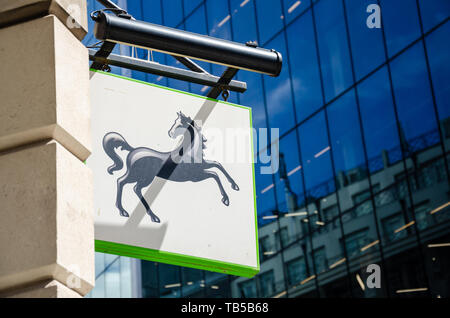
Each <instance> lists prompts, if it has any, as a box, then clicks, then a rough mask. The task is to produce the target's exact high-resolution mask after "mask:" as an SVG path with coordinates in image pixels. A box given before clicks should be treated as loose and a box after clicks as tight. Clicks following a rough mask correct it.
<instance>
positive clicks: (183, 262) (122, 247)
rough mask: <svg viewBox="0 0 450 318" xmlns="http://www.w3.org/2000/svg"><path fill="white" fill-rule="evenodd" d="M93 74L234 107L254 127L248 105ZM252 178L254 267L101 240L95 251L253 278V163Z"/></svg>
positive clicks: (256, 236)
mask: <svg viewBox="0 0 450 318" xmlns="http://www.w3.org/2000/svg"><path fill="white" fill-rule="evenodd" d="M91 71H93V72H97V73H101V74H105V75H109V76H113V77H117V78H121V79H125V80H128V81H132V82H136V83H140V84H144V85H149V86H154V87H157V88H161V89H166V90H169V91H173V92H176V93H181V94H185V95H190V96H193V97H199V98H201V99H206V100H211V101H215V102H219V103H222V104H227V105H230V106H233V107H239V108H243V109H246V110H248V111H249V118H250V127H253V121H252V109H251V108H250V107H247V106H241V105H237V104H233V103H229V102H224V101H220V100H217V99H213V98H209V97H206V96H201V95H197V94H192V93H188V92H183V91H180V90H177V89H173V88H168V87H165V86H161V85H157V84H152V83H148V82H144V81H140V80H137V79H133V78H129V77H125V76H121V75H117V74H112V73H107V72H103V71H99V70H93V69H91ZM250 140H251V144H252V147H251V150H252V161H254V151H253V147H254V146H253V133H251V134H250ZM252 176H253V204H254V209H255V238H256V263H257V264H258V266H257V267H251V266H245V265H239V264H233V263H228V262H221V261H216V260H211V259H207V258H201V257H196V256H190V255H184V254H177V253H171V252H165V251H159V250H153V249H149V248H145V247H138V246H131V245H126V244H120V243H115V242H107V241H101V240H95V251H96V252H101V253H108V254H115V255H120V256H127V257H133V258H139V259H143V260H148V261H154V262H160V263H166V264H171V265H178V266H184V267H191V268H197V269H203V270H208V271H213V272H218V273H224V274H229V275H236V276H243V277H253V276H255V275H256V274H257V273H258V272H259V269H260V264H259V241H258V215H257V211H256V207H257V205H256V184H255V164H254V162H252Z"/></svg>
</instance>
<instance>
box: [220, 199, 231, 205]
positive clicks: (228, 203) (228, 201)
mask: <svg viewBox="0 0 450 318" xmlns="http://www.w3.org/2000/svg"><path fill="white" fill-rule="evenodd" d="M222 203H223V204H225V205H226V206H229V205H230V200H229V199H228V198H226V197H225V198H222Z"/></svg>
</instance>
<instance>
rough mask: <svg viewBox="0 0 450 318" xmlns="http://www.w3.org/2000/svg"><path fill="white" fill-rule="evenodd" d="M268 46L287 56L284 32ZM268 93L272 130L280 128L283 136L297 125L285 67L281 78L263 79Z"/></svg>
mask: <svg viewBox="0 0 450 318" xmlns="http://www.w3.org/2000/svg"><path fill="white" fill-rule="evenodd" d="M267 46H270V47H273V48H274V49H276V50H277V51H279V52H281V53H282V54H283V55H286V42H285V34H284V32H283V33H281V34H279V35H278V36H277V37H276V38H275V39H273V40H272V41H270V43H268V44H267ZM263 81H264V88H265V92H266V105H267V114H268V118H269V126H270V128H278V129H279V131H280V133H279V134H280V135H283V134H284V133H285V132H286V131H288V130H289V129H290V128H292V127H294V125H295V116H294V105H293V103H292V91H291V79H290V76H289V70H288V68H287V67H283V70H282V71H281V74H280V76H278V77H270V76H266V77H264V78H263Z"/></svg>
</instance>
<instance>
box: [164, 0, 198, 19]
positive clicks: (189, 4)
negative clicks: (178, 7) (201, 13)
mask: <svg viewBox="0 0 450 318" xmlns="http://www.w3.org/2000/svg"><path fill="white" fill-rule="evenodd" d="M163 1H164V0H163ZM201 2H202V0H184V14H185V15H186V16H187V15H189V14H190V13H191V12H192V10H194V9H195V8H197V6H198V5H199V4H200V3H201ZM200 10H201V9H200Z"/></svg>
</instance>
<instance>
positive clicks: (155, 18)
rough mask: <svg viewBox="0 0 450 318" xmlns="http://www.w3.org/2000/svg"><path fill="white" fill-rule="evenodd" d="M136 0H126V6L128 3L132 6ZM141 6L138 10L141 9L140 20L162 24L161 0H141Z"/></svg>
mask: <svg viewBox="0 0 450 318" xmlns="http://www.w3.org/2000/svg"><path fill="white" fill-rule="evenodd" d="M136 2H138V1H128V7H129V6H130V4H132V5H133V6H134V5H135V3H136ZM140 3H141V8H138V10H142V20H144V21H147V22H151V23H156V24H162V15H161V0H145V1H144V0H141V1H140Z"/></svg>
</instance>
